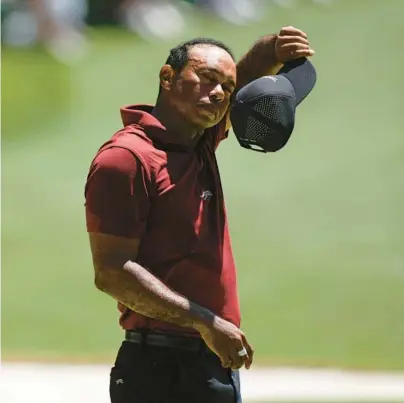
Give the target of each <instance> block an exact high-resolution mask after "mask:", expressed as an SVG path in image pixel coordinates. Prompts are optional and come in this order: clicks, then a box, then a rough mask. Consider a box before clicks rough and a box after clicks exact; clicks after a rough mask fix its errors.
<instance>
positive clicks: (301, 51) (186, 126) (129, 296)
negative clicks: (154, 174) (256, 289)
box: [89, 27, 314, 369]
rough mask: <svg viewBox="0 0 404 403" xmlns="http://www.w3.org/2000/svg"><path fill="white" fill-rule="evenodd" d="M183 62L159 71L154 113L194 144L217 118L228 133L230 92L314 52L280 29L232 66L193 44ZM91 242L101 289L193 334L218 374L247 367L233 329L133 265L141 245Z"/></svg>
mask: <svg viewBox="0 0 404 403" xmlns="http://www.w3.org/2000/svg"><path fill="white" fill-rule="evenodd" d="M188 55H189V61H188V63H187V65H186V66H185V67H184V68H183V70H182V71H181V72H179V73H176V72H175V71H174V70H173V69H172V67H171V66H169V65H164V66H163V67H162V68H161V70H160V85H161V88H162V91H161V94H160V96H159V98H158V100H157V102H156V106H155V108H154V111H153V114H154V115H155V116H156V117H157V118H158V119H159V120H160V121H161V122H162V123H163V124H164V126H166V127H167V128H168V129H169V130H170V131H171V132H175V133H177V134H178V135H179V136H181V139H182V141H183V142H184V144H188V145H194V144H196V143H197V142H198V140H199V138H200V136H201V135H202V134H203V132H204V130H205V129H207V128H209V127H213V126H214V125H216V124H217V123H219V122H220V121H221V120H222V119H227V128H230V126H231V124H230V120H229V117H228V116H229V108H230V105H231V99H232V96H234V93H235V91H237V90H238V89H239V88H241V87H242V86H244V85H246V84H247V83H249V82H251V81H252V80H254V79H256V78H259V77H262V76H264V75H270V74H276V73H277V72H278V71H279V70H280V69H281V67H282V66H283V63H284V62H286V61H289V60H294V59H297V58H300V57H310V56H313V55H314V51H313V50H312V49H311V48H310V45H309V42H308V39H307V35H306V34H305V33H304V32H302V31H300V30H299V29H296V28H294V27H285V28H282V29H281V31H280V32H279V34H278V35H269V36H264V37H262V38H260V39H259V40H258V41H257V42H256V43H255V44H254V45H253V46H252V48H251V49H250V50H249V51H248V52H247V53H246V55H245V56H244V57H243V58H242V59H241V60H240V61H239V62H238V63H237V65H236V63H235V62H234V60H233V59H232V57H231V56H230V55H229V54H228V53H227V52H226V51H225V50H223V49H221V48H218V47H215V46H212V45H196V46H194V47H192V48H190V49H189V50H188ZM89 236H90V246H91V252H92V257H93V264H94V270H95V284H96V286H97V288H98V289H100V290H101V291H103V292H105V293H107V294H109V295H110V296H112V297H113V298H115V299H116V300H117V301H119V302H121V303H122V304H123V305H125V306H126V307H128V308H129V309H131V310H133V311H135V312H138V313H139V314H142V315H144V316H147V317H150V318H154V319H158V320H162V321H166V322H170V323H173V324H176V325H179V326H183V327H188V328H193V329H195V330H196V331H198V332H199V333H200V335H201V337H202V339H203V340H204V341H205V342H206V344H207V345H208V347H209V348H210V349H211V350H212V351H213V352H214V353H215V354H216V355H217V356H218V357H219V358H220V360H221V363H222V365H223V367H226V368H228V367H230V368H232V369H238V368H241V367H242V366H245V367H246V368H247V369H249V368H250V366H251V364H252V361H253V355H254V352H253V349H252V347H251V346H250V344H249V342H248V341H247V338H246V335H245V334H244V333H243V332H242V331H241V330H240V329H239V328H238V327H237V326H235V325H233V324H232V323H230V322H228V321H226V320H224V319H222V318H220V317H219V316H217V315H215V314H214V313H213V312H211V311H209V310H208V309H206V308H204V307H202V306H200V305H197V304H195V303H194V302H192V301H190V300H189V299H188V298H186V297H185V296H183V295H180V294H178V293H177V292H176V291H175V290H171V289H170V288H168V287H167V286H166V285H165V284H163V283H162V282H161V281H160V280H159V279H158V278H157V277H155V276H154V275H153V274H152V273H150V272H149V271H148V270H147V269H146V268H144V267H141V266H140V265H138V264H137V263H136V258H137V254H138V250H139V245H140V243H141V239H137V238H132V239H131V238H124V237H117V236H112V235H107V234H100V233H90V234H89ZM243 347H245V348H246V350H247V353H248V354H247V355H246V356H244V357H240V356H239V355H238V354H237V352H238V351H240V350H241V349H242V348H243Z"/></svg>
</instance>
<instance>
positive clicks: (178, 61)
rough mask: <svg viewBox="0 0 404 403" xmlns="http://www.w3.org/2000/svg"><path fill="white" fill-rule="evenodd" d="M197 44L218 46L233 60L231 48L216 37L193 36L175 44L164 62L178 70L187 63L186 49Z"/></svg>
mask: <svg viewBox="0 0 404 403" xmlns="http://www.w3.org/2000/svg"><path fill="white" fill-rule="evenodd" d="M198 45H209V46H216V47H218V48H221V49H223V50H225V51H226V52H227V53H228V54H229V55H230V56H231V57H232V59H233V60H234V55H233V52H232V51H231V49H230V48H229V47H228V46H227V45H225V44H224V43H223V42H221V41H218V40H216V39H212V38H204V37H200V38H195V39H191V40H189V41H187V42H183V43H181V44H179V45H178V46H176V47H175V48H173V49H171V50H170V54H169V56H168V58H167V60H166V64H169V65H170V66H171V67H172V68H173V69H174V71H176V72H180V71H181V70H182V69H183V68H184V67H185V66H186V64H187V63H188V60H189V59H188V51H189V49H190V48H192V47H193V46H198Z"/></svg>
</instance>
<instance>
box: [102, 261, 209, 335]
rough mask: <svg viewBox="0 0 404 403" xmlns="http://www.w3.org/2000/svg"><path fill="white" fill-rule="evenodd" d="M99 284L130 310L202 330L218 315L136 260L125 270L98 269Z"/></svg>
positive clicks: (126, 265) (124, 268) (126, 266)
mask: <svg viewBox="0 0 404 403" xmlns="http://www.w3.org/2000/svg"><path fill="white" fill-rule="evenodd" d="M98 273H99V274H98V275H97V277H96V285H97V287H98V288H99V289H101V290H102V291H104V292H105V293H107V294H109V295H110V296H112V297H113V298H115V299H116V300H117V301H119V302H120V303H122V304H123V305H125V306H126V307H128V308H129V309H131V310H133V311H134V312H137V313H139V314H141V315H144V316H147V317H150V318H154V319H158V320H162V321H165V322H170V323H173V324H176V325H179V326H182V327H188V328H193V329H195V330H197V331H199V332H200V331H201V330H202V329H204V328H205V327H206V325H208V324H209V323H212V322H213V320H214V317H215V315H214V314H213V313H212V312H211V311H209V310H208V309H206V308H204V307H202V306H200V305H198V304H195V303H193V302H192V301H189V300H188V299H187V298H185V297H183V296H181V295H179V294H177V293H176V292H174V291H172V290H171V289H170V288H169V287H167V286H166V285H165V284H164V283H163V282H161V281H160V280H159V279H158V278H157V277H155V276H154V275H153V274H151V273H150V272H149V271H147V270H146V269H144V268H143V267H141V266H140V265H138V264H137V263H134V262H127V263H126V264H125V265H124V267H123V270H122V269H112V268H111V269H103V270H102V271H99V272H98Z"/></svg>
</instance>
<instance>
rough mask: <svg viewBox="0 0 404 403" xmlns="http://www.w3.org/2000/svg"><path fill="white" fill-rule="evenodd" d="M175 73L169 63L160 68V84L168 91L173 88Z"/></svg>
mask: <svg viewBox="0 0 404 403" xmlns="http://www.w3.org/2000/svg"><path fill="white" fill-rule="evenodd" d="M174 74H175V72H174V70H173V68H172V67H171V66H170V65H169V64H165V65H164V66H163V67H162V68H161V70H160V85H161V87H162V88H163V89H165V90H166V91H170V90H171V87H172V84H173V79H174Z"/></svg>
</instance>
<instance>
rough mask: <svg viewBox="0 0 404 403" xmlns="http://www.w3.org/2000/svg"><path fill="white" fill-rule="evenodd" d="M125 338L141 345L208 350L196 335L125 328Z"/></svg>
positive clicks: (197, 350)
mask: <svg viewBox="0 0 404 403" xmlns="http://www.w3.org/2000/svg"><path fill="white" fill-rule="evenodd" d="M125 340H126V341H128V342H130V343H135V344H140V345H143V346H154V347H168V348H176V349H182V350H188V351H194V352H199V351H206V350H208V351H210V350H209V348H208V346H207V345H206V344H205V342H204V341H203V340H202V339H201V338H196V337H186V336H177V335H172V334H161V333H151V332H142V331H135V330H126V331H125Z"/></svg>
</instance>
